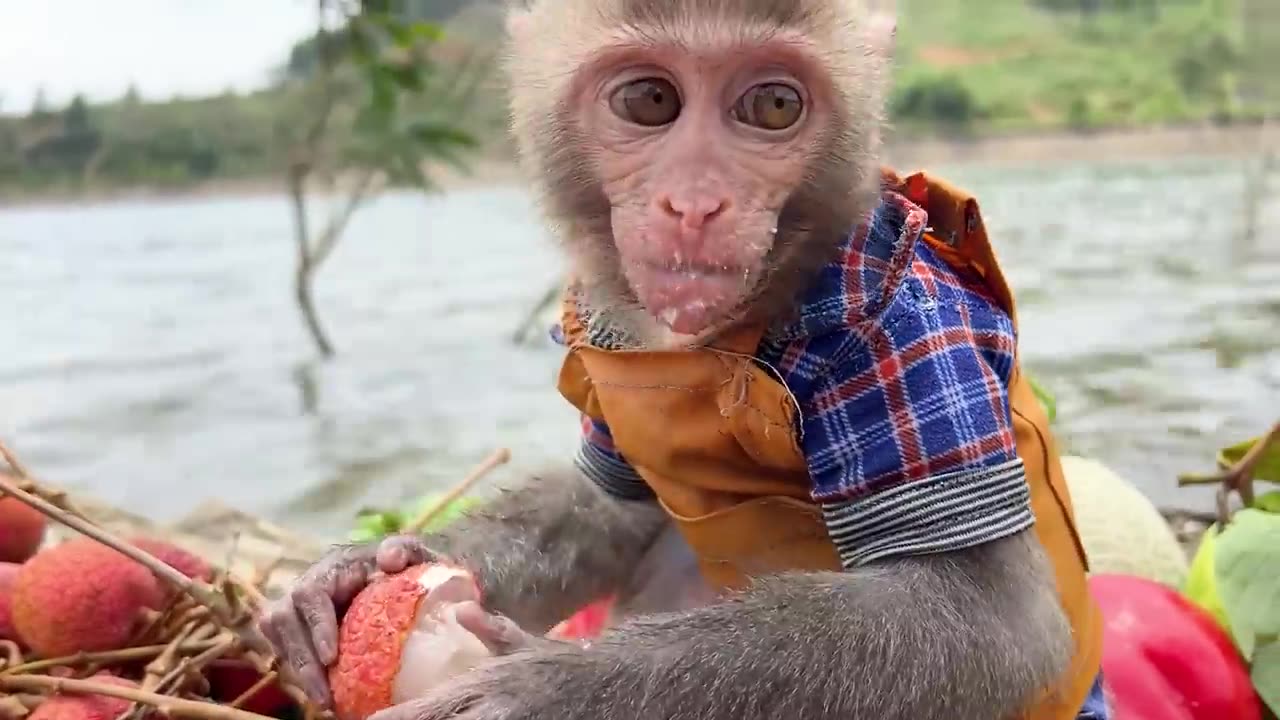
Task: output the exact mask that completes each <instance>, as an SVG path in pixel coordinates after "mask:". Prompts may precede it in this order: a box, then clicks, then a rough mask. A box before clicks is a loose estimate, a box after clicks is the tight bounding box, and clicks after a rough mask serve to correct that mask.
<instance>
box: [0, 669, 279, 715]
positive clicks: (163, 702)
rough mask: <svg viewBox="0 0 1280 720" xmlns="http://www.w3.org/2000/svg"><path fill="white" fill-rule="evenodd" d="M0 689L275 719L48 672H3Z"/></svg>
mask: <svg viewBox="0 0 1280 720" xmlns="http://www.w3.org/2000/svg"><path fill="white" fill-rule="evenodd" d="M0 690H8V691H14V690H37V691H47V692H55V693H72V694H76V695H107V696H109V697H117V698H121V699H123V700H132V701H134V702H140V703H144V704H146V705H150V706H151V707H154V708H156V709H158V710H159V711H160V712H162V713H164V714H165V715H169V716H171V717H177V718H194V719H196V720H274V718H271V717H268V716H266V715H259V714H257V713H253V712H249V711H248V710H241V709H239V708H233V707H228V706H226V705H218V704H215V703H208V702H199V701H196V700H183V699H182V698H175V697H169V696H167V695H159V694H157V693H153V692H146V691H145V690H136V689H134V688H130V687H122V686H120V685H112V684H110V683H104V682H95V681H93V680H72V679H70V678H59V677H52V676H49V675H2V676H0Z"/></svg>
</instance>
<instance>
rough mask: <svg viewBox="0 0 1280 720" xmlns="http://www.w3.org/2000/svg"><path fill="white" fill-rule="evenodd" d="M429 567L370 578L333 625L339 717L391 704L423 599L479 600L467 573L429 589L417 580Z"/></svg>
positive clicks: (332, 682)
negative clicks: (336, 627)
mask: <svg viewBox="0 0 1280 720" xmlns="http://www.w3.org/2000/svg"><path fill="white" fill-rule="evenodd" d="M435 564H437V565H438V564H443V563H435ZM430 567H432V564H425V565H415V566H413V567H411V568H409V569H408V570H405V571H404V572H401V573H397V574H395V575H392V576H389V577H386V578H382V579H380V580H378V581H375V582H373V583H371V584H370V585H368V586H367V587H365V588H364V589H363V590H361V591H360V592H359V593H358V594H357V595H356V596H355V598H354V599H353V600H352V601H351V605H350V606H349V607H348V608H347V612H346V614H345V615H344V616H343V618H342V626H341V627H340V628H339V630H338V659H337V660H335V661H334V663H333V666H332V667H331V668H330V669H329V688H330V690H331V691H332V693H333V705H334V712H335V713H336V714H337V716H338V718H339V720H365V719H366V718H368V717H369V716H370V715H372V714H374V713H376V712H378V711H379V710H383V709H386V708H389V707H391V705H392V699H391V691H392V688H393V687H394V685H395V679H396V674H397V673H398V672H399V670H400V656H401V652H402V650H403V647H404V642H405V639H406V638H407V636H408V635H409V633H410V632H411V631H412V630H413V627H414V620H415V619H416V618H417V614H418V608H419V606H420V605H421V604H422V602H423V601H424V600H428V599H429V600H430V601H431V602H440V603H448V602H462V601H465V600H477V601H478V600H479V599H480V589H479V586H478V585H476V582H475V579H474V578H472V577H471V576H470V575H467V576H466V577H454V578H451V579H449V580H447V581H445V582H444V583H442V584H440V585H437V586H436V587H435V588H433V589H432V590H431V591H430V592H428V591H427V590H426V589H425V588H423V587H422V585H421V584H420V583H419V582H418V581H419V578H421V577H422V574H423V573H424V572H426V571H427V569H429V568H430Z"/></svg>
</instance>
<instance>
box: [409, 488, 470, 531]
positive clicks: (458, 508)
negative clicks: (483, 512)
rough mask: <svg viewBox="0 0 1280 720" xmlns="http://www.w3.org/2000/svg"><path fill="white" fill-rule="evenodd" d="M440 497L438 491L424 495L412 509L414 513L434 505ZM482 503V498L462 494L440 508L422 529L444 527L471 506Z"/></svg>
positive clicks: (431, 529)
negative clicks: (414, 508) (438, 512)
mask: <svg viewBox="0 0 1280 720" xmlns="http://www.w3.org/2000/svg"><path fill="white" fill-rule="evenodd" d="M440 497H441V495H440V494H439V493H433V494H431V495H428V496H426V497H424V498H423V499H422V500H421V501H420V502H419V503H418V507H417V508H416V510H415V511H414V514H415V515H417V514H418V513H421V512H423V511H425V510H426V509H427V508H429V507H431V506H433V505H435V504H436V503H437V502H439V500H440ZM483 504H484V500H482V499H480V498H478V497H474V496H469V495H464V496H462V497H460V498H458V499H457V500H454V501H453V502H451V503H449V504H448V505H446V506H445V508H444V510H441V511H440V514H439V515H437V516H435V517H434V518H432V519H431V522H429V523H427V524H426V526H425V527H424V528H423V529H424V530H426V531H427V532H434V531H436V530H440V529H442V528H444V527H445V526H446V525H448V524H449V523H451V522H453V521H454V520H457V519H458V518H460V517H462V514H463V513H465V512H467V511H468V510H471V509H472V508H476V507H479V506H481V505H483Z"/></svg>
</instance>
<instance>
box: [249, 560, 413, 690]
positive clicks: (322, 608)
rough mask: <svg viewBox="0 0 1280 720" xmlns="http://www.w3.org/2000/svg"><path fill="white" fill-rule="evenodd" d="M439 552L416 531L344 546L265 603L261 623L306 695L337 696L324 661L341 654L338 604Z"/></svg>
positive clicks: (259, 627) (340, 604)
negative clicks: (381, 576) (374, 581)
mask: <svg viewBox="0 0 1280 720" xmlns="http://www.w3.org/2000/svg"><path fill="white" fill-rule="evenodd" d="M435 558H436V554H435V553H433V552H432V551H431V550H430V549H429V548H428V547H427V546H426V544H425V543H424V542H423V541H422V539H421V538H419V537H416V536H413V535H397V536H393V537H389V538H386V539H384V540H382V541H381V542H374V543H368V544H366V545H355V546H346V547H339V548H337V549H335V550H333V551H332V552H330V553H329V554H328V555H325V556H324V557H322V558H321V559H320V560H319V561H318V562H316V564H315V565H312V566H311V567H310V568H309V569H308V570H307V571H306V572H305V573H303V575H302V577H300V578H298V580H297V582H295V583H294V585H293V587H292V588H291V589H290V590H289V592H288V593H286V594H285V595H284V597H282V598H280V599H278V600H276V601H274V602H272V603H271V604H270V605H267V606H266V607H265V608H263V610H262V612H261V613H260V615H259V617H258V629H259V630H261V631H262V634H263V636H265V637H266V639H267V641H268V642H270V643H271V645H272V646H273V647H274V649H275V651H276V654H277V655H279V657H280V660H281V662H283V663H286V664H287V665H288V666H289V667H290V668H292V669H293V671H294V672H295V674H296V675H297V677H298V681H299V682H300V683H301V684H302V689H303V690H304V691H306V693H307V695H308V696H309V697H310V698H311V699H312V700H313V701H315V702H317V703H320V704H322V705H326V706H327V705H328V704H329V703H330V702H331V700H332V697H331V695H330V693H329V683H328V680H327V679H326V674H325V667H327V666H328V665H329V664H331V663H332V662H333V661H334V660H335V659H336V658H337V655H338V614H339V608H341V607H343V606H345V605H346V604H347V603H349V602H351V599H352V598H354V597H355V596H356V593H358V592H360V591H361V590H362V589H363V588H364V587H365V585H367V584H368V583H369V581H370V580H371V579H372V578H374V577H375V576H376V575H377V574H378V573H386V574H390V573H396V572H400V571H401V570H404V569H405V568H407V567H409V566H410V565H417V564H419V563H424V562H428V561H430V560H433V559H435Z"/></svg>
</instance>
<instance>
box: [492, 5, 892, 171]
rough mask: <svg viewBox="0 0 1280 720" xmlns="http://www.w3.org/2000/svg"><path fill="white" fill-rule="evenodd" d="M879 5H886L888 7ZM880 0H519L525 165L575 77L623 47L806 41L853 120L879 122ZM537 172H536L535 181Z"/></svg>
mask: <svg viewBox="0 0 1280 720" xmlns="http://www.w3.org/2000/svg"><path fill="white" fill-rule="evenodd" d="M881 1H882V0H881ZM876 6H877V3H876V2H874V1H873V0H522V1H520V0H517V2H516V3H515V4H514V5H513V6H512V7H511V9H510V13H511V15H510V21H509V23H508V29H509V31H510V37H509V38H508V42H509V44H508V53H507V62H506V71H507V76H508V79H509V81H510V83H511V89H510V92H511V96H510V98H511V100H510V102H511V111H512V122H513V128H512V129H513V131H514V135H515V137H516V140H517V142H518V144H519V149H520V153H521V155H522V157H523V159H524V160H525V161H526V162H528V163H531V165H532V168H531V169H534V168H537V167H539V166H540V165H541V162H540V161H541V160H542V159H543V158H542V157H541V155H542V154H543V153H544V152H547V151H548V149H549V148H547V147H546V145H547V144H548V143H547V142H546V140H547V139H548V138H547V137H546V136H547V127H546V120H547V118H548V116H561V117H563V116H564V113H563V112H558V111H562V110H563V106H564V103H565V102H566V93H567V92H568V90H569V88H570V87H571V83H572V82H573V80H574V70H575V69H576V68H579V67H582V66H583V65H585V64H586V63H588V62H589V61H590V59H591V58H592V56H593V55H594V54H595V53H598V52H600V51H601V50H603V49H606V48H608V47H611V46H615V45H621V44H643V45H666V46H670V47H675V48H691V49H696V50H698V51H700V52H714V51H716V50H717V49H721V48H723V49H724V50H725V51H727V52H731V51H732V50H733V48H735V47H741V46H743V45H750V44H754V43H759V42H761V41H764V40H767V39H783V40H788V41H793V42H795V43H799V44H802V45H803V46H804V49H805V50H806V51H808V52H811V53H813V54H814V55H815V56H816V57H817V58H818V59H819V61H820V63H819V64H820V65H821V66H822V67H825V68H826V69H827V72H828V73H829V74H830V83H831V86H832V88H833V90H834V92H835V94H836V96H837V97H838V98H840V101H841V104H842V105H843V106H844V107H843V108H840V110H842V111H843V112H841V113H840V114H841V115H843V116H844V117H845V118H846V119H847V121H848V122H850V123H851V124H853V125H861V126H866V125H868V124H874V123H876V122H878V121H879V119H880V118H879V116H880V110H879V108H878V104H877V101H878V100H879V99H880V90H881V85H882V83H883V82H884V81H885V79H886V78H885V74H886V72H887V65H888V63H886V62H885V61H884V58H883V56H882V55H880V54H878V53H877V51H876V47H875V36H874V33H873V32H872V28H873V26H874V25H875V22H876V21H875V18H882V17H884V15H883V11H880V12H881V14H880V15H877V14H876V12H877V11H875V10H874V9H873V8H874V7H876ZM536 176H537V173H536V172H535V178H536Z"/></svg>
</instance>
